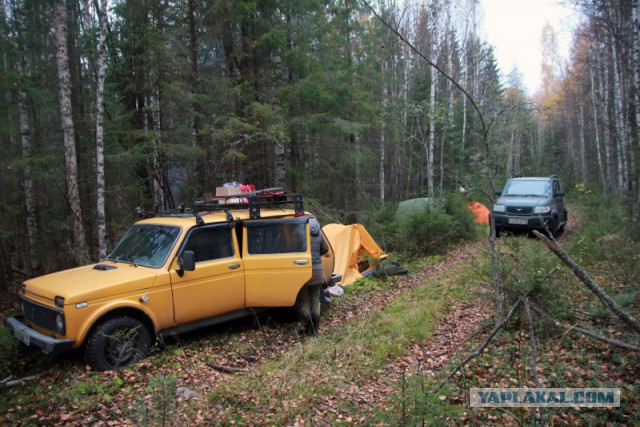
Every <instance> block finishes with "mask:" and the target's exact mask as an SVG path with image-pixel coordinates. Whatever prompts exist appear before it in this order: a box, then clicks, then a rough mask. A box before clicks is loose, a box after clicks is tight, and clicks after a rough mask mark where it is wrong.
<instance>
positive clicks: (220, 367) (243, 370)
mask: <svg viewBox="0 0 640 427" xmlns="http://www.w3.org/2000/svg"><path fill="white" fill-rule="evenodd" d="M207 366H210V367H212V368H213V369H215V370H216V371H220V372H226V373H228V374H236V373H243V374H246V373H247V372H251V371H250V370H249V369H246V368H234V367H233V366H225V365H218V364H216V363H209V362H207Z"/></svg>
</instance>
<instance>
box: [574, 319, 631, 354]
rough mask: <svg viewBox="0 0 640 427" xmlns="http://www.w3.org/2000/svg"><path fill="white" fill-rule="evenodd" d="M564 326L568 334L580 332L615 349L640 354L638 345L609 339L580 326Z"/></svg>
mask: <svg viewBox="0 0 640 427" xmlns="http://www.w3.org/2000/svg"><path fill="white" fill-rule="evenodd" d="M562 326H564V327H565V328H567V330H568V332H579V333H581V334H583V335H586V336H588V337H591V338H593V339H596V340H598V341H602V342H605V343H607V344H609V345H612V346H614V347H619V348H623V349H625V350H631V351H635V352H636V353H640V347H638V346H637V345H633V344H629V343H628V342H624V341H619V340H614V339H613V338H608V337H605V336H602V335H599V334H596V333H595V332H592V331H590V330H588V329H584V328H581V327H579V326H570V325H562Z"/></svg>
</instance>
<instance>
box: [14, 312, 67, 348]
mask: <svg viewBox="0 0 640 427" xmlns="http://www.w3.org/2000/svg"><path fill="white" fill-rule="evenodd" d="M4 324H5V326H6V327H7V328H8V329H9V330H10V331H12V332H13V335H14V336H15V337H16V338H17V339H18V340H19V341H21V342H23V343H24V344H26V345H27V346H34V347H38V348H40V349H41V350H42V351H43V352H44V353H46V354H58V353H63V352H65V351H69V350H71V348H72V347H73V344H74V343H75V340H59V339H56V338H51V337H48V336H46V335H44V334H41V333H40V332H38V331H36V330H34V329H31V328H30V327H28V326H27V325H26V324H25V323H24V318H23V317H22V316H16V317H9V318H7V319H5V320H4Z"/></svg>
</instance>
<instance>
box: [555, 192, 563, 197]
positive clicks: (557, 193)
mask: <svg viewBox="0 0 640 427" xmlns="http://www.w3.org/2000/svg"><path fill="white" fill-rule="evenodd" d="M556 197H564V191H557V192H556Z"/></svg>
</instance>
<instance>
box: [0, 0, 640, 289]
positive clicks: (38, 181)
mask: <svg viewBox="0 0 640 427" xmlns="http://www.w3.org/2000/svg"><path fill="white" fill-rule="evenodd" d="M573 3H574V4H575V6H576V11H577V12H579V13H581V14H582V18H581V20H580V22H581V23H580V25H579V26H578V28H577V29H576V31H575V34H574V40H573V44H572V49H571V52H572V54H571V58H570V59H569V61H568V62H565V61H563V60H562V59H561V58H560V57H559V55H558V49H557V37H556V33H555V32H554V30H553V28H551V27H546V28H545V30H544V34H543V37H542V40H541V46H542V48H543V53H544V54H543V63H542V64H541V67H542V84H541V86H540V89H539V90H538V92H537V93H535V94H534V95H533V96H530V95H529V94H527V92H526V90H525V89H524V87H523V84H522V79H521V76H520V75H519V73H518V72H517V70H516V71H513V72H511V73H510V74H508V75H507V76H506V78H504V77H503V73H502V72H501V70H500V69H499V67H498V65H497V63H496V60H495V57H494V54H493V50H492V47H491V46H490V45H489V44H488V43H486V42H485V41H483V40H482V39H481V38H480V36H479V33H480V32H479V28H480V22H479V16H480V6H479V4H478V2H477V1H474V0H465V1H450V0H427V1H422V2H414V1H407V2H400V1H395V0H385V1H373V2H371V3H370V5H371V7H372V8H373V9H374V10H375V11H376V12H377V13H378V14H379V15H380V17H381V18H382V19H384V21H385V22H387V23H388V24H389V26H385V25H384V24H383V23H382V22H381V20H379V19H377V18H376V16H374V14H373V13H372V10H371V9H370V8H369V4H368V3H366V2H364V1H359V0H245V1H227V0H211V1H207V0H187V1H179V2H176V1H168V0H129V1H115V0H111V1H108V0H100V1H98V0H95V1H94V2H89V1H86V2H82V1H64V0H55V1H43V0H0V13H2V16H0V38H1V39H2V43H1V44H0V55H1V56H2V63H1V64H0V99H2V101H1V102H0V150H2V156H1V158H0V171H1V172H0V188H2V191H1V192H0V292H1V291H6V290H7V288H8V283H10V282H12V281H13V279H14V275H16V274H19V275H21V276H22V275H24V276H31V275H34V274H40V273H44V272H49V271H54V270H59V269H62V268H66V267H69V266H72V265H76V264H78V263H83V262H88V261H95V260H98V259H101V258H104V256H105V255H106V253H107V252H108V250H110V248H111V247H112V246H113V244H114V243H115V242H116V241H117V239H118V238H119V237H120V236H121V234H122V232H123V231H124V230H125V229H126V228H127V227H128V226H129V225H130V224H131V223H132V222H133V221H134V220H135V218H136V208H137V207H143V208H145V209H153V208H157V209H161V210H163V209H172V208H175V207H176V206H177V205H178V203H186V204H189V203H190V201H191V200H192V198H193V197H196V196H198V195H201V194H202V193H205V192H211V191H212V190H213V189H214V188H215V187H216V186H219V185H220V184H222V183H224V182H228V181H240V182H244V183H247V184H249V183H250V184H254V185H256V187H258V188H266V187H284V188H286V189H288V190H290V191H295V192H299V193H302V194H303V195H305V196H306V197H307V199H308V200H309V202H310V203H311V205H307V208H312V207H313V206H314V205H315V206H322V207H324V208H326V209H331V210H333V212H336V213H343V214H345V215H346V214H348V213H353V212H359V211H361V210H369V209H371V207H372V206H374V207H377V206H382V205H384V204H388V203H395V202H398V201H401V200H405V199H409V198H413V197H422V196H424V197H438V196H442V195H444V194H445V193H447V192H453V191H456V189H457V188H458V187H459V186H461V185H462V186H464V187H466V188H467V190H469V191H470V194H471V196H472V197H473V198H475V199H477V200H480V201H481V202H483V203H487V204H488V203H490V200H491V197H493V195H492V194H490V191H489V189H490V188H492V185H493V184H492V183H490V182H489V181H491V180H494V179H495V183H496V185H497V186H498V187H500V186H501V185H502V183H503V182H504V179H506V178H507V177H508V176H511V175H516V174H522V175H548V174H558V175H560V176H561V178H562V179H563V182H564V183H565V189H567V190H569V191H571V189H572V188H574V186H576V185H578V187H577V188H579V189H581V190H582V191H593V192H596V193H602V194H604V195H605V196H612V197H613V198H615V199H618V200H619V201H620V202H622V204H623V205H625V206H626V207H627V209H628V212H629V213H630V214H631V215H630V220H631V222H632V223H634V224H638V212H639V211H640V206H639V204H640V203H639V197H638V185H639V181H640V172H639V171H640V168H639V165H638V161H639V160H640V158H639V154H640V142H639V138H640V136H639V132H638V124H639V123H640V108H639V107H640V106H639V101H640V93H639V91H638V88H639V87H640V71H639V67H640V53H639V52H640V40H639V36H638V34H640V22H639V11H638V2H637V1H636V0H632V1H620V2H616V1H612V0H596V1H592V2H583V1H580V0H576V1H574V2H573ZM390 27H391V28H390ZM392 29H397V32H398V33H399V34H400V35H401V36H402V37H403V38H405V39H406V40H408V41H409V42H410V43H411V44H412V45H413V46H414V47H415V49H411V48H410V47H409V46H408V45H407V44H406V43H403V42H402V41H401V40H400V39H399V38H398V36H397V34H396V33H395V32H394V31H392ZM418 52H419V53H421V54H423V55H424V56H425V57H427V58H429V59H430V61H432V62H433V63H435V64H437V66H438V67H439V68H440V69H441V70H442V71H444V72H445V73H446V74H447V75H449V76H450V77H452V79H453V80H455V81H456V82H458V83H459V84H460V86H461V87H463V88H465V90H466V91H467V93H468V94H469V95H470V96H471V98H472V99H473V100H474V101H475V105H476V106H477V107H478V111H479V112H480V113H481V114H482V115H483V116H484V117H485V118H486V125H487V127H488V129H489V131H490V132H489V133H488V140H487V141H486V142H488V147H485V146H484V140H483V135H482V131H483V129H482V127H481V123H480V121H479V116H478V114H477V111H475V110H474V107H473V105H472V104H471V103H470V101H471V100H470V99H469V98H466V97H465V96H463V94H462V93H461V92H460V91H459V90H458V89H457V88H456V87H455V85H454V84H453V83H452V81H451V80H449V79H446V78H444V77H443V75H442V74H440V73H438V72H436V71H435V70H434V69H433V68H432V67H431V66H430V65H429V64H428V63H427V62H426V61H424V59H423V58H422V57H421V56H420V55H419V54H418ZM485 130H486V129H485ZM490 184H491V185H490ZM309 196H311V197H312V198H310V197H309Z"/></svg>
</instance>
